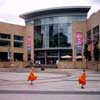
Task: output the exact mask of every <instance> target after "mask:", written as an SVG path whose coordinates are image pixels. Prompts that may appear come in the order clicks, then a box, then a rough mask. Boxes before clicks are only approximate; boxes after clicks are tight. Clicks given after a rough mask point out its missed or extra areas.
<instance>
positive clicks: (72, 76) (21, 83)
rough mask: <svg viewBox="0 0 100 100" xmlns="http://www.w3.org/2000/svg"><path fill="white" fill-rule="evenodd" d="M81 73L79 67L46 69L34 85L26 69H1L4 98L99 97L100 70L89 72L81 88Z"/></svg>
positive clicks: (0, 88)
mask: <svg viewBox="0 0 100 100" xmlns="http://www.w3.org/2000/svg"><path fill="white" fill-rule="evenodd" d="M81 72H82V71H81V70H77V69H73V70H70V69H67V70H66V69H61V70H60V69H59V70H58V69H57V70H56V69H54V70H53V69H51V70H50V69H46V70H45V71H44V72H41V71H39V72H37V73H36V75H37V77H38V79H37V80H36V81H34V82H33V85H30V83H29V82H28V81H27V76H28V73H26V72H23V73H22V72H20V73H18V72H0V100H8V98H11V99H10V100H18V99H21V98H22V99H21V100H28V99H31V97H32V98H35V99H34V100H42V99H43V100H49V99H50V100H51V98H52V99H54V100H65V98H68V100H75V98H76V99H77V98H78V99H79V100H83V99H87V100H89V99H91V100H99V98H100V72H96V71H87V85H86V87H85V89H81V88H80V86H79V84H78V82H77V77H78V76H79V74H80V73H81ZM5 94H6V97H5ZM49 97H50V98H49ZM82 97H84V98H83V99H82ZM26 98H27V99H26ZM47 98H48V99H47Z"/></svg>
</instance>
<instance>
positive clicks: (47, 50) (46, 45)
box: [23, 8, 87, 64]
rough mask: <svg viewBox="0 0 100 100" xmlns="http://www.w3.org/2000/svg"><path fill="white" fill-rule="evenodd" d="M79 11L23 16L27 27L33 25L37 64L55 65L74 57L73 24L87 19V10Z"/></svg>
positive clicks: (50, 11)
mask: <svg viewBox="0 0 100 100" xmlns="http://www.w3.org/2000/svg"><path fill="white" fill-rule="evenodd" d="M79 9H80V8H79ZM79 9H74V8H73V9H71V8H70V9H67V8H66V11H65V9H64V11H63V9H57V10H56V9H54V10H53V9H52V10H46V11H45V10H44V11H39V12H33V13H30V14H26V15H24V16H23V18H25V22H26V25H33V29H34V33H33V35H34V49H35V50H34V55H35V56H34V59H35V63H36V62H40V63H41V64H55V63H57V62H58V61H59V60H60V59H62V56H65V55H70V56H73V53H72V52H73V50H72V48H73V47H72V39H73V38H72V34H73V33H72V22H73V21H83V20H85V19H86V17H87V10H86V11H84V9H80V10H79ZM61 10H62V11H61ZM67 11H68V12H67Z"/></svg>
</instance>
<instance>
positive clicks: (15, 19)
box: [0, 0, 100, 25]
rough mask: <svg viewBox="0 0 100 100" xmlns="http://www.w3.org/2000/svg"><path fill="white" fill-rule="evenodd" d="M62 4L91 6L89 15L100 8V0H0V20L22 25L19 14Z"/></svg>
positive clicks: (22, 21)
mask: <svg viewBox="0 0 100 100" xmlns="http://www.w3.org/2000/svg"><path fill="white" fill-rule="evenodd" d="M62 6H91V10H90V11H89V13H88V16H90V15H91V14H92V13H93V12H96V11H98V10H99V9H100V0H0V21H1V22H2V21H3V22H9V23H12V24H19V25H24V20H23V19H21V18H19V15H20V14H23V13H27V12H30V11H35V10H39V9H45V8H52V7H62Z"/></svg>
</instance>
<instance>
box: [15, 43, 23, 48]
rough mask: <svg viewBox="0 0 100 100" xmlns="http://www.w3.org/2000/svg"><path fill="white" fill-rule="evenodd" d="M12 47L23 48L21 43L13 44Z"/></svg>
mask: <svg viewBox="0 0 100 100" xmlns="http://www.w3.org/2000/svg"><path fill="white" fill-rule="evenodd" d="M14 47H18V48H22V47H23V43H21V42H14Z"/></svg>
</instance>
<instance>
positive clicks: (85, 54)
mask: <svg viewBox="0 0 100 100" xmlns="http://www.w3.org/2000/svg"><path fill="white" fill-rule="evenodd" d="M84 56H85V59H86V69H87V68H88V64H87V63H88V59H89V57H90V53H89V51H88V45H87V44H85V45H84Z"/></svg>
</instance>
